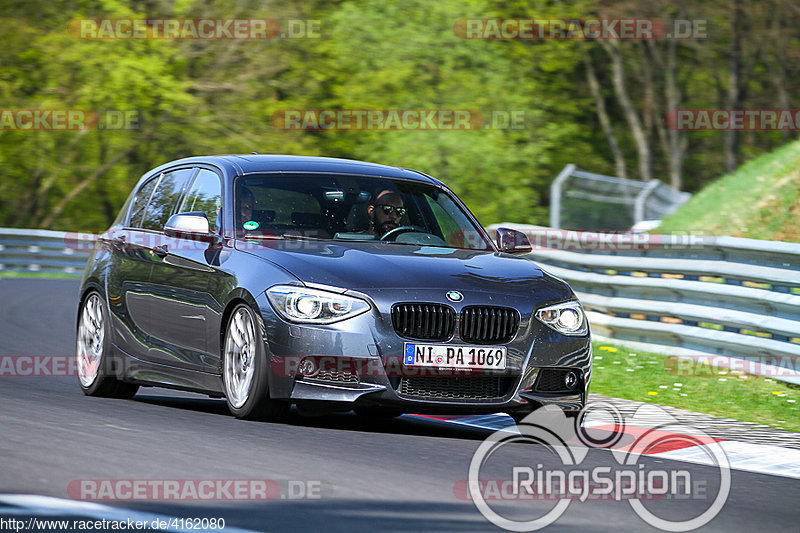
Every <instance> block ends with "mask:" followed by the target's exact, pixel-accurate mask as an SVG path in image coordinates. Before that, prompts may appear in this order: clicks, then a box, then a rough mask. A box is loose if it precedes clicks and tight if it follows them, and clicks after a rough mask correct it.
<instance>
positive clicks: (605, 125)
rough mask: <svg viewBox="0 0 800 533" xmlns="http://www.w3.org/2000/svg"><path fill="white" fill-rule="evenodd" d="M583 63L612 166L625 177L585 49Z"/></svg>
mask: <svg viewBox="0 0 800 533" xmlns="http://www.w3.org/2000/svg"><path fill="white" fill-rule="evenodd" d="M583 64H584V65H585V66H586V81H587V82H588V83H589V90H590V91H591V93H592V97H593V98H594V101H595V105H596V106H597V118H598V120H600V127H602V128H603V133H605V136H606V139H608V146H609V147H610V148H611V154H612V155H613V156H614V166H615V168H616V173H617V177H619V178H627V177H628V170H627V168H626V167H625V155H624V154H623V153H622V149H621V148H620V147H619V142H618V141H617V136H616V135H615V134H614V128H613V127H612V126H611V119H610V118H609V117H608V110H607V109H606V102H605V99H604V98H603V93H602V92H601V91H600V83H598V81H597V75H596V74H595V71H594V66H593V65H592V60H591V58H590V57H589V53H588V52H586V50H584V51H583Z"/></svg>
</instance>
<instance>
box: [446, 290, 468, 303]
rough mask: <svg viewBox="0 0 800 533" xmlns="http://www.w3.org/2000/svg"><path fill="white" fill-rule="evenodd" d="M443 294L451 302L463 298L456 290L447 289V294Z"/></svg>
mask: <svg viewBox="0 0 800 533" xmlns="http://www.w3.org/2000/svg"><path fill="white" fill-rule="evenodd" d="M445 296H447V299H448V300H450V301H451V302H460V301H461V300H463V299H464V295H463V294H461V293H460V292H458V291H447V294H445Z"/></svg>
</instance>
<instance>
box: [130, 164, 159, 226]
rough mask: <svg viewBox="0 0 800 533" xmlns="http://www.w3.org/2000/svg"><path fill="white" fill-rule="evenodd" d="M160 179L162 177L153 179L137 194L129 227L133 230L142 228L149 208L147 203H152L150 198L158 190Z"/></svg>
mask: <svg viewBox="0 0 800 533" xmlns="http://www.w3.org/2000/svg"><path fill="white" fill-rule="evenodd" d="M159 177H160V176H156V177H154V178H151V179H150V180H148V181H147V182H145V184H144V185H142V186H141V187H140V188H139V192H138V193H136V199H135V200H134V201H133V206H132V207H131V215H130V218H129V219H128V225H129V226H131V227H133V228H138V227H141V224H142V215H143V214H144V210H145V208H146V207H147V203H148V202H149V201H150V197H151V196H152V195H153V190H154V189H155V188H156V184H157V183H158V178H159Z"/></svg>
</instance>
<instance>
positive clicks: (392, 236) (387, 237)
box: [380, 226, 428, 241]
mask: <svg viewBox="0 0 800 533" xmlns="http://www.w3.org/2000/svg"><path fill="white" fill-rule="evenodd" d="M410 231H416V232H417V233H428V232H427V231H426V230H425V228H420V227H419V226H398V227H396V228H394V229H390V230H389V231H387V232H386V233H384V234H383V236H382V237H381V238H380V240H382V241H394V240H396V239H397V236H398V235H402V234H403V233H408V232H410Z"/></svg>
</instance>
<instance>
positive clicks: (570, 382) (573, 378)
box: [564, 371, 578, 390]
mask: <svg viewBox="0 0 800 533" xmlns="http://www.w3.org/2000/svg"><path fill="white" fill-rule="evenodd" d="M577 385H578V375H577V374H575V372H572V371H570V372H567V373H566V374H564V386H565V387H567V389H568V390H572V389H574V388H575V387H576V386H577Z"/></svg>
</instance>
